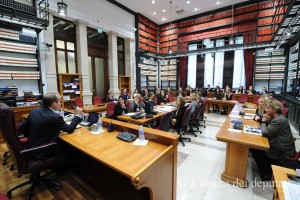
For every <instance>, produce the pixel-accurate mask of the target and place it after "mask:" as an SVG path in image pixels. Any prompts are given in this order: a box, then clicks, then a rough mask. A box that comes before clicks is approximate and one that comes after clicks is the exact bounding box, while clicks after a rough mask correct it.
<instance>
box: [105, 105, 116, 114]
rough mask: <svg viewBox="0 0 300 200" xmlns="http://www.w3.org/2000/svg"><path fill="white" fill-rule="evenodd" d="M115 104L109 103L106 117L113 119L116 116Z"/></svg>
mask: <svg viewBox="0 0 300 200" xmlns="http://www.w3.org/2000/svg"><path fill="white" fill-rule="evenodd" d="M115 105H116V103H115V102H109V103H108V104H107V108H106V117H108V118H111V117H112V116H113V114H114V110H115Z"/></svg>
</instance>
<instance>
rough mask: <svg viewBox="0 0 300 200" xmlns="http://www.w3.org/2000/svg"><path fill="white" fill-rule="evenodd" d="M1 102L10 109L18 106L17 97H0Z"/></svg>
mask: <svg viewBox="0 0 300 200" xmlns="http://www.w3.org/2000/svg"><path fill="white" fill-rule="evenodd" d="M0 102H2V103H5V104H6V105H8V106H10V107H16V106H17V101H16V97H0Z"/></svg>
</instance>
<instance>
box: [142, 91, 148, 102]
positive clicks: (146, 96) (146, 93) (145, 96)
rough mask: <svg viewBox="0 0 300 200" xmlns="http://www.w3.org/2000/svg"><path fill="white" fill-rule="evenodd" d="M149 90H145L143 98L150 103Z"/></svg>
mask: <svg viewBox="0 0 300 200" xmlns="http://www.w3.org/2000/svg"><path fill="white" fill-rule="evenodd" d="M148 94H149V90H148V89H147V88H145V89H144V93H143V98H144V99H145V101H148Z"/></svg>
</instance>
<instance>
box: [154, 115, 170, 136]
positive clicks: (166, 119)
mask: <svg viewBox="0 0 300 200" xmlns="http://www.w3.org/2000/svg"><path fill="white" fill-rule="evenodd" d="M170 116H171V113H166V114H165V115H163V116H162V117H161V119H160V123H159V126H158V127H157V129H158V130H161V131H167V132H168V131H169V130H170V123H171V118H170Z"/></svg>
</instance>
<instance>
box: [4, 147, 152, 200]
mask: <svg viewBox="0 0 300 200" xmlns="http://www.w3.org/2000/svg"><path fill="white" fill-rule="evenodd" d="M6 151H8V149H7V146H6V144H0V162H1V163H0V180H1V181H0V193H4V194H6V192H7V191H8V190H9V189H11V188H13V187H15V186H16V185H19V184H20V183H23V182H26V181H27V180H28V177H29V175H23V176H22V177H20V178H18V177H17V174H18V171H17V170H16V169H15V170H12V171H10V169H9V167H10V165H11V164H12V161H11V159H9V160H8V162H7V165H4V166H3V165H2V160H3V154H4V152H6ZM80 159H82V157H81V158H80ZM92 162H94V161H92ZM92 165H93V169H91V161H90V160H88V164H87V165H85V166H84V165H80V166H79V167H78V166H77V167H75V170H74V168H72V169H70V170H69V169H67V170H64V171H63V172H61V173H58V174H57V173H53V174H51V175H50V176H49V177H47V178H49V179H52V180H55V181H57V182H59V183H60V184H61V185H62V189H61V190H60V191H56V190H55V189H53V188H51V187H49V186H43V185H42V186H40V187H37V188H36V189H35V191H34V195H33V198H32V200H39V199H43V200H45V199H93V200H94V199H100V200H102V199H103V200H106V199H109V200H112V199H116V200H117V199H131V200H133V199H134V200H140V199H148V198H145V195H144V194H145V193H147V192H145V191H143V193H142V195H141V193H138V194H136V191H135V190H132V191H130V190H131V188H130V187H131V185H130V184H128V183H127V182H128V181H127V180H125V181H124V180H122V179H123V178H122V177H111V176H110V177H108V178H107V177H103V174H104V176H107V175H105V174H109V173H106V172H107V171H105V172H104V170H105V169H104V170H103V169H99V168H98V166H96V165H98V164H97V163H96V164H95V162H94V164H92ZM99 172H103V173H99ZM95 174H96V175H95ZM97 174H100V175H101V174H102V175H101V176H100V175H97ZM116 182H117V183H116ZM124 185H127V187H125V189H124ZM29 187H30V185H26V186H23V187H21V188H19V189H17V190H15V191H13V193H12V199H15V200H23V199H24V198H25V196H26V194H27V191H28V189H29ZM112 188H115V189H112ZM128 188H129V189H128ZM128 193H129V194H128ZM146 195H147V194H146Z"/></svg>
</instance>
